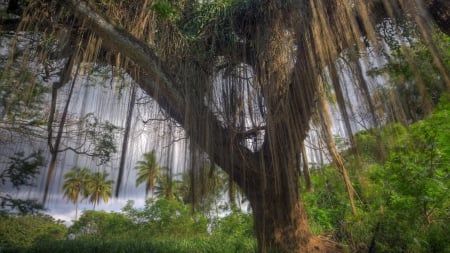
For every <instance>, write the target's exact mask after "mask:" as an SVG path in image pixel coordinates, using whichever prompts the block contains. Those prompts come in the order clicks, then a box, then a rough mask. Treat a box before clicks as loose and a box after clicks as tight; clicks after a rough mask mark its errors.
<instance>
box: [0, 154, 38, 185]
mask: <svg viewBox="0 0 450 253" xmlns="http://www.w3.org/2000/svg"><path fill="white" fill-rule="evenodd" d="M9 160H10V161H9V162H8V165H9V166H8V168H7V169H5V170H4V171H2V172H1V173H0V180H1V182H2V184H5V183H6V182H7V181H9V182H11V183H12V185H13V187H14V188H16V189H19V188H20V187H21V186H33V185H32V180H33V179H34V177H35V176H36V175H37V174H39V171H40V169H41V168H42V166H44V164H45V159H44V157H43V156H42V154H41V151H38V152H33V153H31V154H30V155H28V156H25V154H24V153H23V152H19V153H16V154H15V156H12V157H10V158H9Z"/></svg>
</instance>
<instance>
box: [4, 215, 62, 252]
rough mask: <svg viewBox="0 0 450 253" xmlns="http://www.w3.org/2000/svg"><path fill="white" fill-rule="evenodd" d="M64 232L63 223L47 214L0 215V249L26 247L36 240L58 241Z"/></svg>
mask: <svg viewBox="0 0 450 253" xmlns="http://www.w3.org/2000/svg"><path fill="white" fill-rule="evenodd" d="M66 232H67V229H66V227H65V226H64V225H63V224H61V223H60V222H58V221H55V220H54V219H53V218H52V217H50V216H47V215H25V216H22V215H20V216H16V215H0V251H2V249H3V248H6V249H7V248H18V249H20V248H27V247H31V246H32V245H33V244H34V243H36V242H43V241H45V242H50V241H52V242H56V241H60V240H63V239H64V238H65V236H66ZM2 252H3V251H2Z"/></svg>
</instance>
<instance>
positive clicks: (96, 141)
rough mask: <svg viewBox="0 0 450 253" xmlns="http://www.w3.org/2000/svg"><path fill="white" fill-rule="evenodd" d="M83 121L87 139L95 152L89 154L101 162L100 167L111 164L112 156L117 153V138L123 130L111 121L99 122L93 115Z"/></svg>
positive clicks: (90, 114) (87, 116) (88, 115)
mask: <svg viewBox="0 0 450 253" xmlns="http://www.w3.org/2000/svg"><path fill="white" fill-rule="evenodd" d="M83 121H84V127H85V130H84V131H85V133H86V137H87V138H88V139H89V140H90V141H91V144H92V145H93V146H94V147H93V151H89V152H87V153H88V154H89V155H90V156H93V157H95V158H96V159H98V160H99V163H98V165H102V164H105V163H107V162H109V161H110V159H111V156H112V154H114V153H116V152H117V145H116V138H115V137H116V135H117V133H119V131H120V130H121V129H120V128H119V127H117V126H115V125H114V124H112V123H111V122H109V121H106V122H104V123H103V122H99V120H98V119H97V118H96V117H95V116H94V115H93V114H92V113H89V114H87V115H86V116H85V117H84V118H83Z"/></svg>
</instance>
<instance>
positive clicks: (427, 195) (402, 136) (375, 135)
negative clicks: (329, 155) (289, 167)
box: [303, 93, 450, 252]
mask: <svg viewBox="0 0 450 253" xmlns="http://www.w3.org/2000/svg"><path fill="white" fill-rule="evenodd" d="M449 119H450V95H449V94H447V93H443V94H442V95H441V99H440V102H439V104H438V105H437V107H436V108H435V110H434V112H433V114H432V115H430V116H428V117H426V118H425V119H423V120H421V121H417V122H415V123H413V124H411V125H409V126H403V125H401V124H398V123H395V124H388V125H386V126H384V127H383V128H381V129H379V130H377V129H370V130H367V131H362V132H359V133H358V134H356V135H355V140H356V143H357V147H356V148H357V149H358V154H360V156H359V158H358V162H356V159H354V158H352V157H350V156H348V153H347V152H348V151H345V152H344V155H345V157H346V165H347V166H348V168H349V171H350V172H351V176H352V181H353V185H354V187H355V189H356V190H357V192H358V195H359V197H360V198H361V199H360V200H361V201H360V202H358V216H356V217H354V216H352V215H350V212H349V208H348V204H347V203H348V200H347V196H346V194H345V188H344V187H343V183H342V179H341V176H340V175H339V173H338V172H336V170H333V169H331V168H327V167H325V168H321V169H320V170H318V171H313V172H312V180H313V184H314V189H315V192H313V193H304V194H303V198H304V200H305V205H306V206H307V211H308V216H309V219H310V225H311V228H312V230H313V232H314V233H330V232H331V233H332V234H333V236H334V238H335V240H337V241H340V242H343V243H345V244H347V245H348V246H349V248H350V249H351V251H352V252H357V251H361V252H367V251H372V252H448V251H449V250H450V244H449V243H448V240H447V238H446V237H447V235H448V234H449V233H450V228H449V226H448V225H447V224H448V223H449V222H450V219H449V217H450V212H449V211H450V198H448V194H449V188H450V178H449V176H448V175H449V174H450V173H449V172H450V171H449V170H450V120H449ZM378 141H381V142H382V143H381V145H383V147H384V149H385V152H386V153H387V157H386V158H385V159H382V158H381V156H380V155H379V152H380V147H379V146H380V143H378ZM351 151H352V152H354V150H351ZM349 153H350V152H349Z"/></svg>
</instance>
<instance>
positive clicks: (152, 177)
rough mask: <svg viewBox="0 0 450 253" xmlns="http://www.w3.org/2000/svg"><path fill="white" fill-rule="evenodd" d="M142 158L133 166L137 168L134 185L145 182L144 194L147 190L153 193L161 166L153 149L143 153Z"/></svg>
mask: <svg viewBox="0 0 450 253" xmlns="http://www.w3.org/2000/svg"><path fill="white" fill-rule="evenodd" d="M143 156H144V160H140V161H137V163H136V166H135V167H134V169H135V170H137V178H136V187H137V186H139V185H141V184H142V183H145V194H146V195H147V194H148V192H149V191H151V192H152V193H153V191H154V189H155V181H156V179H157V178H158V176H159V174H160V170H161V169H162V167H160V166H159V163H158V160H157V159H156V155H155V151H154V150H152V151H151V152H147V153H144V155H143Z"/></svg>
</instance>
